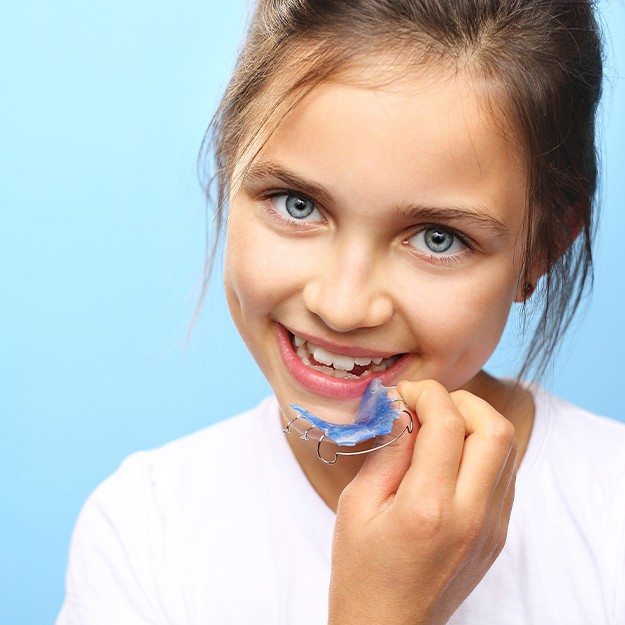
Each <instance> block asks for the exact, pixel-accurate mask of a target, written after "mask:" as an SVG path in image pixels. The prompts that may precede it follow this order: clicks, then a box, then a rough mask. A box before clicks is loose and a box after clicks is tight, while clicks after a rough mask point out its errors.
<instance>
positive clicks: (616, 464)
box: [534, 388, 625, 472]
mask: <svg viewBox="0 0 625 625" xmlns="http://www.w3.org/2000/svg"><path fill="white" fill-rule="evenodd" d="M534 396H535V401H536V411H537V415H538V413H539V411H542V417H543V418H544V419H545V420H546V422H547V423H546V425H547V428H546V429H547V431H546V435H547V436H549V437H550V445H551V446H552V447H554V451H560V453H563V454H564V453H566V456H567V457H568V458H572V459H573V460H576V461H578V462H579V461H588V462H592V464H593V466H594V467H595V468H596V469H597V470H602V471H616V472H618V471H619V470H620V471H621V472H622V471H623V470H625V454H623V451H625V423H623V422H621V421H617V420H616V419H613V418H611V417H607V416H604V415H599V414H596V413H594V412H591V411H590V410H587V409H586V408H583V407H581V406H578V405H576V404H573V403H572V402H570V401H567V400H565V399H563V398H562V397H559V396H557V395H555V394H554V393H551V392H549V391H547V390H545V389H542V388H540V389H537V390H536V393H535V395H534ZM575 464H576V462H571V465H572V466H574V465H575Z"/></svg>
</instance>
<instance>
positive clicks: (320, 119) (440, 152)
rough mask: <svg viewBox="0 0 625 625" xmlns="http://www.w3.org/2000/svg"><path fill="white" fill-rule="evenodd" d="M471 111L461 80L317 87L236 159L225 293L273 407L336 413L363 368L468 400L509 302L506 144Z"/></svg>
mask: <svg viewBox="0 0 625 625" xmlns="http://www.w3.org/2000/svg"><path fill="white" fill-rule="evenodd" d="M484 104H485V100H484V99H483V96H480V94H479V93H478V92H477V91H476V89H475V88H474V87H473V85H472V83H471V81H470V78H469V77H467V76H464V75H463V74H462V73H459V74H457V75H455V76H453V77H451V76H445V75H443V73H442V72H441V75H439V76H437V77H436V79H432V78H427V77H425V76H413V77H410V78H404V79H402V81H401V82H396V83H393V84H392V86H391V87H385V88H384V89H379V88H375V89H374V88H365V87H361V86H355V85H350V84H345V83H341V82H327V83H324V84H323V85H321V86H320V87H318V88H316V89H315V90H314V91H312V92H311V93H310V94H309V95H308V96H306V98H305V99H304V100H303V101H302V102H301V103H300V104H298V105H297V106H296V107H295V108H294V109H293V111H292V113H291V114H289V116H288V117H287V118H286V119H285V120H284V121H283V122H282V123H281V125H280V126H279V128H278V129H277V131H276V132H275V133H274V134H273V136H272V138H271V139H270V140H269V141H268V143H267V144H266V145H265V146H264V148H263V149H262V151H261V152H260V153H259V154H258V156H257V157H256V158H255V159H254V161H253V162H252V163H251V165H250V167H249V168H248V169H247V170H246V176H245V178H244V179H243V182H242V184H241V186H240V187H239V188H238V189H236V190H234V192H233V195H232V196H231V198H230V212H229V216H228V234H227V251H226V263H225V276H224V279H225V290H226V296H227V299H228V304H229V307H230V311H231V313H232V316H233V318H234V322H235V324H236V326H237V328H238V330H239V332H240V333H241V336H242V337H243V339H244V341H245V342H246V344H247V346H248V347H249V349H250V351H251V352H252V354H253V356H254V358H255V359H256V361H257V362H258V364H259V366H260V367H261V369H262V371H263V373H264V374H265V376H266V377H267V379H268V381H269V383H270V384H271V386H272V388H273V390H274V392H275V394H276V396H277V398H278V401H279V403H280V406H281V409H282V411H283V413H284V414H285V415H290V416H292V415H291V411H290V409H288V404H289V403H296V404H299V405H302V406H304V407H306V408H308V409H309V410H311V411H312V412H314V413H316V414H319V415H320V416H322V417H323V418H325V419H327V420H330V421H335V422H340V423H346V422H349V421H352V420H353V416H354V411H355V407H356V405H357V402H358V399H359V397H360V395H361V394H362V392H363V390H364V387H365V386H366V385H367V383H368V381H370V379H371V377H370V376H371V375H381V376H382V382H383V383H384V384H385V385H387V386H388V385H394V384H396V383H397V382H398V381H400V380H402V379H410V380H419V379H424V378H434V379H436V380H438V381H439V382H441V383H442V384H443V385H444V386H445V387H446V388H447V389H448V390H449V391H451V390H455V389H457V388H461V387H464V388H469V389H470V390H472V391H473V392H478V393H479V387H480V381H481V380H483V378H485V376H484V374H483V373H482V372H481V368H482V366H483V365H484V363H485V362H486V361H487V360H488V358H489V356H490V355H491V353H492V352H493V350H494V348H495V346H496V345H497V343H498V341H499V338H500V336H501V334H502V332H503V329H504V326H505V323H506V319H507V317H508V313H509V311H510V307H511V304H512V302H513V301H514V300H515V299H516V298H520V297H521V286H522V285H519V284H518V276H519V274H520V271H521V245H522V241H523V234H524V233H523V225H522V221H523V216H524V205H525V178H524V172H523V169H522V166H521V165H520V162H521V161H520V158H521V154H520V152H519V151H518V150H519V148H517V147H515V145H514V143H512V142H511V141H508V140H506V138H505V137H504V136H503V133H501V131H498V130H497V129H496V127H495V126H494V124H492V123H491V119H490V117H489V115H488V114H487V112H486V108H485V107H484V106H483V105H484ZM294 336H295V337H298V338H294ZM303 339H306V342H305V343H303V346H302V347H300V349H299V356H298V355H297V354H296V350H297V345H295V342H296V341H297V343H298V344H299V343H302V340H303ZM318 348H323V349H318ZM356 358H359V359H360V360H359V361H358V362H356V361H355V359H356ZM372 358H374V360H373V361H372V362H370V364H367V363H368V362H369V361H371V359H372ZM379 358H383V360H382V361H381V362H379V360H378V359H379ZM376 361H377V362H379V365H377V366H376V364H375V363H376ZM324 362H325V365H323V364H322V365H319V366H316V365H315V363H324ZM329 363H332V364H331V365H329ZM374 367H375V368H377V369H385V371H384V372H383V373H382V372H381V371H377V372H376V371H373V368H374ZM349 370H351V373H346V371H349ZM367 372H369V373H367Z"/></svg>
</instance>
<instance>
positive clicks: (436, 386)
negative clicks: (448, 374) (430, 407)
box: [421, 378, 447, 393]
mask: <svg viewBox="0 0 625 625" xmlns="http://www.w3.org/2000/svg"><path fill="white" fill-rule="evenodd" d="M421 386H422V388H423V392H424V393H440V392H441V391H445V392H447V389H446V388H445V387H444V386H443V385H442V384H441V383H440V382H438V381H437V380H433V379H431V378H427V379H425V380H421Z"/></svg>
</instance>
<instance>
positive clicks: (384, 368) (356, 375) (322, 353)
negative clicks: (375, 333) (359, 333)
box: [276, 323, 414, 399]
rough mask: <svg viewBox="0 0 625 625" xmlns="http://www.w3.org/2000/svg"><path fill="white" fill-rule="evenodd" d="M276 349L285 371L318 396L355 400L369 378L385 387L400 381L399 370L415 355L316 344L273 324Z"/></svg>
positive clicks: (312, 338)
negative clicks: (275, 334) (275, 335)
mask: <svg viewBox="0 0 625 625" xmlns="http://www.w3.org/2000/svg"><path fill="white" fill-rule="evenodd" d="M276 330H277V339H278V348H279V351H280V355H281V356H282V361H283V363H284V364H285V366H286V369H287V371H288V373H289V374H290V375H291V377H292V378H294V379H295V380H296V381H297V382H298V383H299V384H300V385H301V386H303V387H304V388H306V389H307V390H309V391H312V392H313V393H315V394H317V395H322V396H325V397H332V398H335V399H358V398H360V397H361V395H362V394H363V393H364V391H365V389H366V388H367V386H368V384H369V383H370V382H371V380H372V378H374V377H376V378H380V381H381V382H382V384H384V385H385V386H393V385H395V384H396V383H397V382H398V381H399V373H400V370H401V369H403V368H404V366H405V365H407V364H408V362H409V360H412V359H413V358H414V354H409V353H408V354H406V353H404V354H390V353H386V354H384V353H377V354H376V353H375V352H374V351H373V350H367V349H361V348H355V347H354V348H350V347H345V346H340V345H330V344H328V343H327V342H326V341H323V340H322V339H320V340H319V342H320V343H323V344H322V345H319V344H318V343H317V342H316V341H315V339H314V337H312V336H306V337H303V336H300V335H299V334H295V333H293V332H291V331H290V330H288V329H287V328H285V327H284V326H283V325H282V324H280V323H276Z"/></svg>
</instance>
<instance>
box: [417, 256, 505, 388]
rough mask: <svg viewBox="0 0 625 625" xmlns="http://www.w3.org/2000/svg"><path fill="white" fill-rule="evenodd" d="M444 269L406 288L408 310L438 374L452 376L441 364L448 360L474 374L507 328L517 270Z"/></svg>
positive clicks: (422, 352)
mask: <svg viewBox="0 0 625 625" xmlns="http://www.w3.org/2000/svg"><path fill="white" fill-rule="evenodd" d="M441 274H442V275H441V276H440V277H439V276H433V277H432V279H431V280H428V281H421V284H420V285H419V288H418V289H415V288H414V287H413V289H412V291H406V292H410V293H411V295H410V300H409V302H408V306H407V308H406V313H405V314H406V317H407V318H408V319H409V320H410V325H411V326H412V332H413V334H414V336H416V337H417V338H418V343H417V349H418V351H419V354H420V356H421V357H422V359H423V361H424V362H428V363H430V364H431V365H432V367H433V368H434V369H435V370H436V374H437V375H439V376H442V377H448V376H443V370H444V369H445V368H446V367H449V366H450V365H454V367H455V370H456V373H457V374H458V376H460V377H462V372H463V371H464V370H466V373H467V374H468V375H472V374H473V372H475V371H477V370H479V368H481V366H482V365H483V364H484V363H485V362H486V361H487V360H488V358H489V357H490V355H491V354H492V352H493V351H494V349H495V347H496V346H497V343H498V342H499V339H500V337H501V334H502V332H503V330H504V328H505V325H506V321H507V319H508V315H509V312H510V307H511V305H512V298H513V292H514V291H513V288H512V285H513V282H514V280H513V277H512V276H513V272H512V271H511V270H506V269H502V268H500V269H499V271H497V272H495V271H487V270H485V268H482V269H480V270H479V271H476V272H473V273H472V274H468V275H466V276H463V277H453V278H452V277H449V276H448V277H445V275H444V272H441ZM432 373H434V371H433V372H432ZM463 382H464V380H462V381H460V382H459V384H461V383H463ZM450 383H451V382H450Z"/></svg>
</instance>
